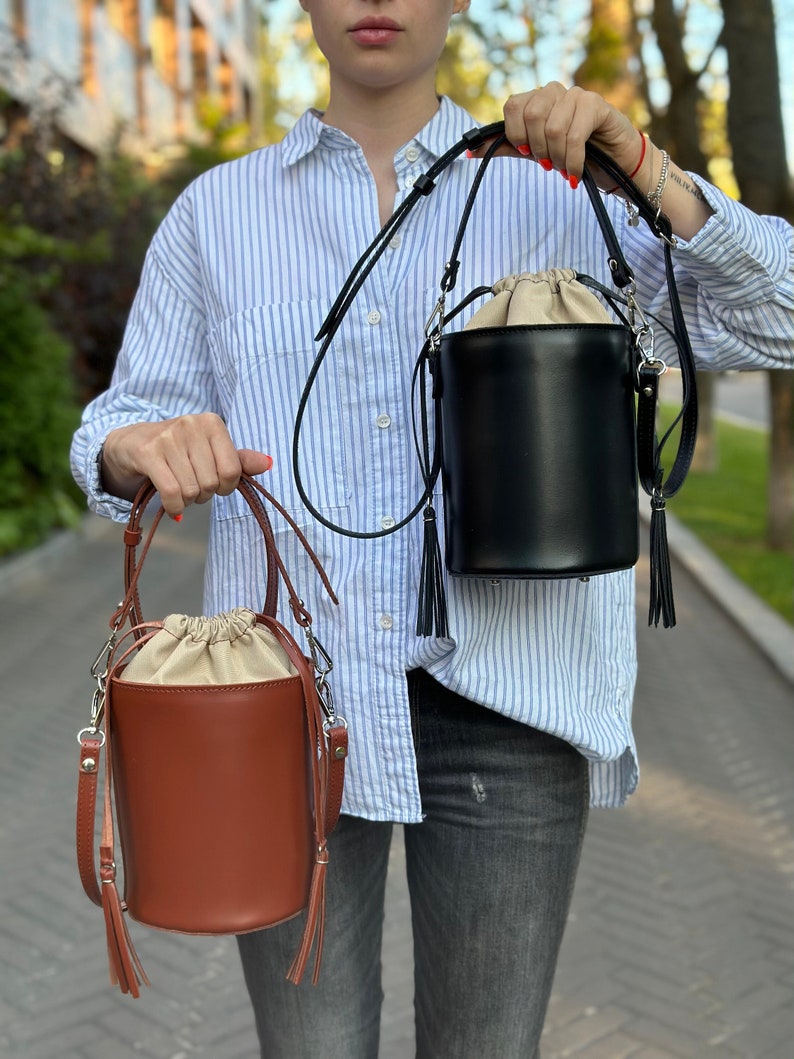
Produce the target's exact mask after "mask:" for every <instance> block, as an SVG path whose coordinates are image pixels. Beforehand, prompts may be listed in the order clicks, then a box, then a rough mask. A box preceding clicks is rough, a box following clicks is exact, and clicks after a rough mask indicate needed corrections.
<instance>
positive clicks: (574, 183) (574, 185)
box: [568, 176, 579, 191]
mask: <svg viewBox="0 0 794 1059" xmlns="http://www.w3.org/2000/svg"><path fill="white" fill-rule="evenodd" d="M568 183H569V184H570V185H571V187H572V188H573V190H574V191H576V189H577V188H578V187H579V178H578V177H575V176H572V177H569V178H568Z"/></svg>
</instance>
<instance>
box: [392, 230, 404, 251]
mask: <svg viewBox="0 0 794 1059" xmlns="http://www.w3.org/2000/svg"><path fill="white" fill-rule="evenodd" d="M402 241H403V237H402V236H401V235H400V234H399V233H398V234H397V235H393V236H392V237H391V239H390V240H389V246H390V247H391V249H392V250H396V249H397V247H398V246H399V245H400V243H401V242H402Z"/></svg>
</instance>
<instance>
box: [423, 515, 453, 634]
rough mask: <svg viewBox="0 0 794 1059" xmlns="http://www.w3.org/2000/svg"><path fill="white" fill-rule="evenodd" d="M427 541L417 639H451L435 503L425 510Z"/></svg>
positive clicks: (424, 545)
mask: <svg viewBox="0 0 794 1059" xmlns="http://www.w3.org/2000/svg"><path fill="white" fill-rule="evenodd" d="M424 523H425V531H424V541H423V545H422V570H421V574H420V578H419V609H418V611H417V614H416V635H417V636H432V635H434V634H435V635H436V636H448V635H449V626H448V624H447V597H446V593H445V591H444V571H443V566H442V562H441V546H440V545H439V542H438V522H437V521H436V511H435V508H434V507H433V505H432V504H428V505H427V506H426V507H425V510H424Z"/></svg>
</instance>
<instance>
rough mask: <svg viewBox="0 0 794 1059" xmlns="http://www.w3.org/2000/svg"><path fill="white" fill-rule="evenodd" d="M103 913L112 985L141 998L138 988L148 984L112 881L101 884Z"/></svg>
mask: <svg viewBox="0 0 794 1059" xmlns="http://www.w3.org/2000/svg"><path fill="white" fill-rule="evenodd" d="M102 911H103V912H104V913H105V930H106V933H107V943H108V962H109V966H110V981H111V984H112V985H117V986H118V987H119V989H120V990H121V991H122V993H130V994H132V996H133V997H136V998H137V997H139V996H140V995H141V991H140V986H141V985H149V984H150V983H149V979H148V978H147V977H146V973H145V971H144V969H143V967H142V965H141V961H140V960H139V959H138V954H137V952H136V951H135V946H134V945H133V944H132V938H131V937H130V933H129V931H128V930H127V924H126V921H125V919H124V910H123V909H122V907H121V900H120V899H119V892H118V890H117V889H116V884H115V883H114V882H107V883H103V884H102Z"/></svg>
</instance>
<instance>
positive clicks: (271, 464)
mask: <svg viewBox="0 0 794 1059" xmlns="http://www.w3.org/2000/svg"><path fill="white" fill-rule="evenodd" d="M265 456H267V453H265ZM267 458H268V459H269V460H270V467H268V470H270V468H271V467H272V466H273V457H272V456H267Z"/></svg>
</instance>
